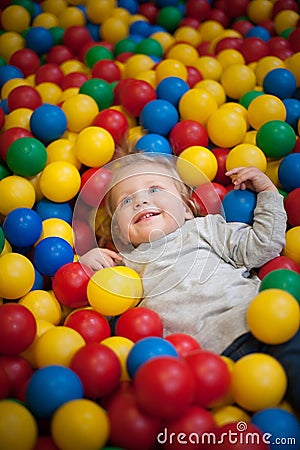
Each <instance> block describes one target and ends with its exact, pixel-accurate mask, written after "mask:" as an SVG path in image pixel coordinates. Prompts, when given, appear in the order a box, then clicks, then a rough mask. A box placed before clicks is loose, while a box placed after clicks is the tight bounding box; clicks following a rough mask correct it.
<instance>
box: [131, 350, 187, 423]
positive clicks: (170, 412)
mask: <svg viewBox="0 0 300 450" xmlns="http://www.w3.org/2000/svg"><path fill="white" fill-rule="evenodd" d="M134 387H135V392H136V400H137V404H138V406H139V408H140V409H141V411H143V412H144V413H145V414H147V415H149V416H151V417H158V418H159V417H160V418H164V419H167V418H175V417H178V416H180V415H181V414H184V413H185V412H186V411H187V410H188V408H189V406H190V405H191V404H192V402H193V400H194V390H195V382H194V377H193V374H192V371H191V369H190V368H189V365H188V364H187V363H186V361H185V360H183V359H179V358H175V357H172V356H160V357H158V358H151V359H149V360H148V361H147V362H145V363H144V364H142V365H141V366H140V367H139V369H138V370H137V372H136V374H135V377H134Z"/></svg>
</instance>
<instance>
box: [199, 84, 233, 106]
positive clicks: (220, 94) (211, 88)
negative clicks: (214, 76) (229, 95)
mask: <svg viewBox="0 0 300 450" xmlns="http://www.w3.org/2000/svg"><path fill="white" fill-rule="evenodd" d="M194 88H196V89H204V90H205V91H207V92H209V93H210V94H212V95H213V96H214V98H215V99H216V101H217V105H218V106H221V105H223V104H224V103H225V102H226V94H225V91H224V88H223V86H222V85H221V84H220V83H219V82H218V81H215V80H201V81H198V83H196V84H195V85H194Z"/></svg>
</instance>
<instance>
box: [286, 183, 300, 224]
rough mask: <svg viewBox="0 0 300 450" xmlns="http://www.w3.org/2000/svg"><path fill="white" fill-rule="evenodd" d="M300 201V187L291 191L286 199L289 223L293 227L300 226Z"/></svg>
mask: <svg viewBox="0 0 300 450" xmlns="http://www.w3.org/2000/svg"><path fill="white" fill-rule="evenodd" d="M299 202H300V187H299V188H296V189H293V190H292V191H291V192H289V193H288V195H287V196H286V198H285V200H284V208H285V210H286V213H287V218H288V223H289V224H290V225H292V226H293V227H297V226H300V215H299V208H298V205H299Z"/></svg>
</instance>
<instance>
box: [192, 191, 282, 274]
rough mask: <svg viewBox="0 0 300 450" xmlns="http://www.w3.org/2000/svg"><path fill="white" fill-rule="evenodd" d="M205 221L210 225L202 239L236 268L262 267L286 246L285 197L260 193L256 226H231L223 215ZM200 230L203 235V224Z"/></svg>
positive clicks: (232, 223)
mask: <svg viewBox="0 0 300 450" xmlns="http://www.w3.org/2000/svg"><path fill="white" fill-rule="evenodd" d="M205 219H207V222H210V223H209V225H208V224H206V226H204V228H203V230H202V231H203V232H204V234H203V235H202V238H204V239H205V240H208V241H209V244H210V246H211V248H212V249H213V250H214V251H215V252H216V253H217V254H218V256H220V257H221V258H222V259H223V260H225V261H226V262H228V263H230V264H232V265H233V266H235V267H242V266H244V267H246V268H247V269H248V270H250V269H252V268H258V267H261V266H262V265H263V264H265V263H267V262H268V261H270V260H271V259H273V258H275V257H276V256H279V254H280V253H281V251H282V249H283V247H284V245H285V233H286V221H287V217H286V212H285V209H284V204H283V196H282V195H280V194H279V193H278V194H277V193H275V192H269V191H266V192H260V193H258V194H257V202H256V207H255V210H254V220H253V225H252V226H249V225H247V224H245V223H240V222H230V223H227V222H226V221H225V219H224V218H223V217H222V216H220V215H216V216H206V218H205ZM207 225H208V226H207ZM208 228H210V232H207V231H208ZM199 230H200V233H201V225H200V224H199ZM201 234H202V233H201Z"/></svg>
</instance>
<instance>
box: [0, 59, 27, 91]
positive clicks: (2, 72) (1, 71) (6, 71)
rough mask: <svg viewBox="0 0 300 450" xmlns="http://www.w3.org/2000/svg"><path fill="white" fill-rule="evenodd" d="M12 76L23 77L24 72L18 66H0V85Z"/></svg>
mask: <svg viewBox="0 0 300 450" xmlns="http://www.w3.org/2000/svg"><path fill="white" fill-rule="evenodd" d="M13 78H24V74H23V72H22V71H21V70H20V69H19V68H18V67H16V66H12V65H10V64H6V65H5V66H1V67H0V87H2V86H3V85H4V84H5V83H6V82H7V81H9V80H11V79H13Z"/></svg>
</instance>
